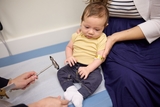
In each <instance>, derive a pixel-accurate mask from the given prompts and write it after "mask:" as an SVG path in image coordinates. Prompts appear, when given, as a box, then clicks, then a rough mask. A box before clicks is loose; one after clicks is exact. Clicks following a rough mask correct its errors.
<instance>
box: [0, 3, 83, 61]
mask: <svg viewBox="0 0 160 107" xmlns="http://www.w3.org/2000/svg"><path fill="white" fill-rule="evenodd" d="M85 6H86V4H85V2H84V0H0V21H1V23H2V25H3V27H4V29H3V30H2V32H1V34H0V37H1V36H2V34H3V36H4V38H5V40H6V42H7V44H8V47H9V49H10V50H11V53H12V55H14V54H18V53H22V52H26V51H30V50H33V49H37V48H41V47H45V46H49V45H53V44H57V43H60V42H64V41H68V40H69V38H70V36H71V34H72V33H74V32H75V31H76V29H77V28H78V27H79V24H80V19H81V14H82V12H83V10H84V8H85ZM6 56H8V52H7V51H6V49H5V47H4V45H3V44H2V43H0V58H2V57H6Z"/></svg>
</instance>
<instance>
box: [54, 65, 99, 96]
mask: <svg viewBox="0 0 160 107" xmlns="http://www.w3.org/2000/svg"><path fill="white" fill-rule="evenodd" d="M82 66H87V65H83V64H80V63H76V64H75V65H74V66H72V67H70V66H69V65H66V66H64V67H62V68H61V69H60V70H59V71H58V73H57V76H58V79H59V82H60V84H61V86H62V88H63V90H64V91H65V90H66V89H67V88H68V87H70V86H72V85H74V84H73V83H80V84H81V88H80V89H79V90H78V91H79V92H80V93H81V94H82V96H83V98H87V97H88V96H90V95H91V94H93V93H94V92H95V90H96V89H97V88H98V86H99V85H100V83H101V81H102V75H101V72H100V68H96V69H95V70H94V71H92V72H91V73H90V74H89V75H88V77H87V79H83V78H80V75H79V74H78V68H79V67H82Z"/></svg>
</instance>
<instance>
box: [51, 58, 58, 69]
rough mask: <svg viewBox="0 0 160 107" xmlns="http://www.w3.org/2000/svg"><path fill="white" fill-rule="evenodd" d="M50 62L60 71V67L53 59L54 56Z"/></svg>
mask: <svg viewBox="0 0 160 107" xmlns="http://www.w3.org/2000/svg"><path fill="white" fill-rule="evenodd" d="M50 60H51V61H52V64H53V65H54V67H55V68H56V69H57V70H59V65H58V64H57V62H56V61H55V60H54V59H53V57H52V56H50Z"/></svg>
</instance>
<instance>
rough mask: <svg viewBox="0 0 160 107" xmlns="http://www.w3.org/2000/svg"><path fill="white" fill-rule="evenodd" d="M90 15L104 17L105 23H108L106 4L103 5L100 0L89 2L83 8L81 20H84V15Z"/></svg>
mask: <svg viewBox="0 0 160 107" xmlns="http://www.w3.org/2000/svg"><path fill="white" fill-rule="evenodd" d="M91 16H96V17H99V18H101V17H106V22H105V25H104V26H106V25H107V23H108V18H109V12H108V9H107V6H106V5H104V4H103V3H102V2H93V3H89V4H88V5H87V7H86V8H85V9H84V12H83V14H82V17H81V21H84V18H85V17H91Z"/></svg>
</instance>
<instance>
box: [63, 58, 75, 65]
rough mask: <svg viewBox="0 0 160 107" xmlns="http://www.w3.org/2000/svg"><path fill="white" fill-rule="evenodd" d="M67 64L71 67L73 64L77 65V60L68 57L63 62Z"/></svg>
mask: <svg viewBox="0 0 160 107" xmlns="http://www.w3.org/2000/svg"><path fill="white" fill-rule="evenodd" d="M67 63H68V64H69V65H70V66H73V65H74V64H75V63H77V60H76V59H75V58H74V57H73V56H70V57H68V58H67V59H66V60H65V64H67Z"/></svg>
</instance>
